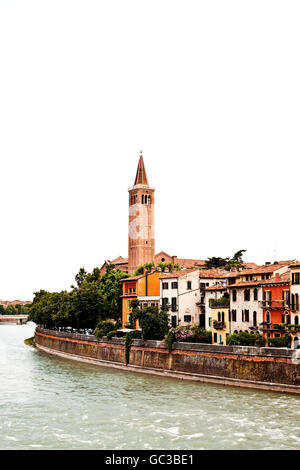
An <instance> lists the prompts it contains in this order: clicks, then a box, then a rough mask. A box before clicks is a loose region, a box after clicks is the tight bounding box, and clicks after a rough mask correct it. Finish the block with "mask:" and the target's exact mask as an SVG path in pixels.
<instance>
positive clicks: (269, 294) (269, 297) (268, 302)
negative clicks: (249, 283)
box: [264, 290, 272, 306]
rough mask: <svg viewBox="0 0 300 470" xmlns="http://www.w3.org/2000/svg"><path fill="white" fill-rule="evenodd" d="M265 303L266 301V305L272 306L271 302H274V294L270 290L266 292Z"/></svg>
mask: <svg viewBox="0 0 300 470" xmlns="http://www.w3.org/2000/svg"><path fill="white" fill-rule="evenodd" d="M264 301H265V304H266V305H269V306H271V302H272V292H271V291H270V290H266V291H265V292H264Z"/></svg>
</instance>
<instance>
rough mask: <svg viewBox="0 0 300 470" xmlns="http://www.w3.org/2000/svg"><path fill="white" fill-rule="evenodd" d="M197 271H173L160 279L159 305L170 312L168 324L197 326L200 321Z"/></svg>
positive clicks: (173, 325)
mask: <svg viewBox="0 0 300 470" xmlns="http://www.w3.org/2000/svg"><path fill="white" fill-rule="evenodd" d="M199 299H200V289H199V270H198V269H193V270H182V271H174V272H172V273H169V274H165V275H162V276H161V277H160V305H161V308H162V310H168V311H169V312H170V323H171V326H172V327H173V328H174V327H176V326H178V325H180V326H183V325H191V324H193V323H197V324H199V321H200V306H199Z"/></svg>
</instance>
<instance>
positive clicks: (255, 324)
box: [253, 311, 257, 326]
mask: <svg viewBox="0 0 300 470" xmlns="http://www.w3.org/2000/svg"><path fill="white" fill-rule="evenodd" d="M253 326H257V313H256V312H255V311H254V312H253Z"/></svg>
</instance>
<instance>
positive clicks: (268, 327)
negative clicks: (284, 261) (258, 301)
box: [261, 272, 291, 338]
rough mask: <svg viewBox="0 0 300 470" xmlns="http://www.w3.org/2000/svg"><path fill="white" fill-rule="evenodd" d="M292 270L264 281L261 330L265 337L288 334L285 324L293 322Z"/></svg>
mask: <svg viewBox="0 0 300 470" xmlns="http://www.w3.org/2000/svg"><path fill="white" fill-rule="evenodd" d="M290 285H291V278H290V272H286V273H283V274H281V275H279V274H277V275H276V276H275V277H274V278H272V279H269V280H268V281H264V283H263V285H262V290H263V301H262V306H263V325H262V326H261V330H262V331H263V335H264V337H265V338H274V337H280V336H284V335H285V334H286V331H285V326H284V325H290V324H291V310H290Z"/></svg>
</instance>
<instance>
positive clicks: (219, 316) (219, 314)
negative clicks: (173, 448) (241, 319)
mask: <svg viewBox="0 0 300 470" xmlns="http://www.w3.org/2000/svg"><path fill="white" fill-rule="evenodd" d="M218 321H221V313H220V312H218Z"/></svg>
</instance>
